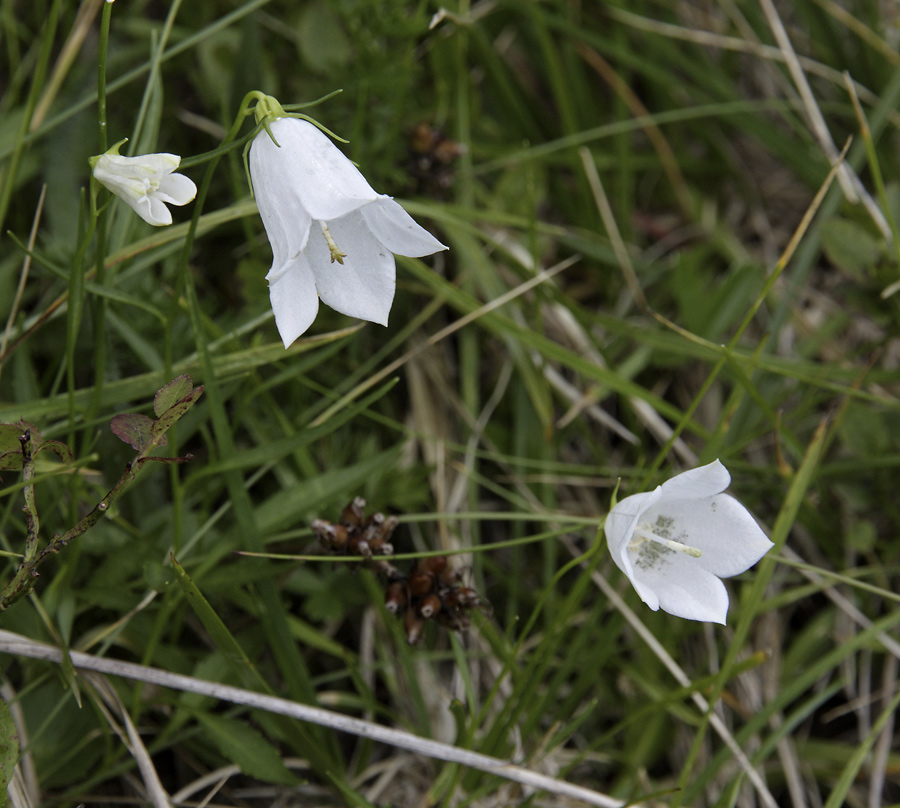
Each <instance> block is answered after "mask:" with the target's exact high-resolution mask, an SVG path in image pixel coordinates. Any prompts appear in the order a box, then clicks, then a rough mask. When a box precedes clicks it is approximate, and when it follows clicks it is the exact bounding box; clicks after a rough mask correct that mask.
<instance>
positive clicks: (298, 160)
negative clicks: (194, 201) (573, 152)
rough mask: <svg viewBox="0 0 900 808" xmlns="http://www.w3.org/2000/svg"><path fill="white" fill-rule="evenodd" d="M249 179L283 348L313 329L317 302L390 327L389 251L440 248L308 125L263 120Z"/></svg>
mask: <svg viewBox="0 0 900 808" xmlns="http://www.w3.org/2000/svg"><path fill="white" fill-rule="evenodd" d="M269 100H270V101H271V100H273V99H269ZM276 103H277V102H276ZM250 178H251V181H252V183H253V192H254V195H255V196H256V204H257V205H258V207H259V213H260V216H261V217H262V221H263V225H265V228H266V234H267V235H268V237H269V243H270V244H271V245H272V255H273V260H272V268H271V269H270V270H269V273H268V275H266V279H267V280H268V281H269V297H270V299H271V301H272V310H273V311H274V312H275V324H276V326H277V327H278V333H279V334H280V335H281V339H282V340H283V342H284V347H285V348H287V347H288V346H289V345H290V344H291V343H292V342H293V341H294V340H295V339H297V337H299V336H300V335H301V334H302V333H303V332H304V331H306V329H307V328H309V327H310V325H312V322H313V320H315V318H316V313H317V312H318V310H319V298H320V297H321V298H322V300H323V301H324V302H325V303H327V304H328V305H329V306H331V308H333V309H335V310H336V311H339V312H341V313H342V314H347V315H349V316H350V317H359V318H360V319H362V320H369V321H371V322H374V323H380V324H381V325H387V321H388V314H389V313H390V311H391V304H392V303H393V301H394V287H395V275H396V267H395V265H394V256H393V254H392V253H396V254H397V255H406V256H410V257H421V256H423V255H431V254H432V253H435V252H438V251H439V250H446V249H447V247H445V246H444V245H443V244H441V242H439V241H438V240H437V239H436V238H435V237H434V236H432V235H431V234H430V233H429V232H428V231H427V230H425V229H424V228H422V227H420V226H419V225H418V224H416V222H415V221H414V220H413V218H412V217H411V216H410V215H409V214H408V213H407V212H406V211H405V210H403V208H402V207H400V205H398V204H397V203H396V202H395V201H394V200H393V199H392V198H391V197H389V196H384V195H382V194H377V193H375V191H373V190H372V187H371V186H370V185H369V183H368V182H366V179H365V177H363V175H362V174H361V173H360V172H359V170H358V169H357V168H356V166H354V165H353V163H351V162H350V160H348V159H347V158H346V157H345V156H344V155H343V153H342V152H341V151H340V150H339V149H338V148H337V146H335V145H334V144H333V143H332V142H331V140H330V139H329V138H328V137H327V136H326V135H325V134H324V133H323V132H322V131H321V130H319V129H318V128H317V127H316V126H314V125H313V124H311V123H309V122H308V121H304V120H300V119H298V118H290V117H275V118H274V119H271V120H269V121H268V123H267V130H266V129H263V130H261V131H260V133H259V134H258V135H257V136H256V138H255V139H254V141H253V145H252V146H251V147H250Z"/></svg>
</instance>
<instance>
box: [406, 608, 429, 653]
mask: <svg viewBox="0 0 900 808" xmlns="http://www.w3.org/2000/svg"><path fill="white" fill-rule="evenodd" d="M403 627H404V628H405V629H406V641H407V642H408V643H409V644H410V645H415V644H416V643H417V642H418V641H419V640H420V639H421V638H422V631H423V630H424V629H425V621H424V620H423V619H422V618H421V617H419V615H417V614H416V613H415V611H414V610H413V609H410V610H409V611H408V612H407V613H406V616H405V617H404V619H403Z"/></svg>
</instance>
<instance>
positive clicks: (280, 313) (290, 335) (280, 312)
mask: <svg viewBox="0 0 900 808" xmlns="http://www.w3.org/2000/svg"><path fill="white" fill-rule="evenodd" d="M269 299H270V300H271V301H272V311H273V312H275V325H276V326H277V328H278V333H279V335H280V336H281V340H282V342H284V347H285V348H288V347H290V345H291V343H292V342H293V341H294V340H295V339H297V337H299V336H300V335H301V334H302V333H303V332H305V331H306V329H308V328H309V327H310V326H311V325H312V323H313V320H315V319H316V313H317V312H318V311H319V296H318V295H317V294H316V286H315V282H314V280H313V273H312V270H311V269H310V267H309V263H308V262H307V260H306V258H305V257H304V256H303V255H300V256H299V257H298V258H297V260H296V261H294V262H293V263H292V264H291V265H290V266H288V267H287V268H286V271H285V272H283V273H282V274H281V276H280V277H278V278H277V279H275V280H270V281H269Z"/></svg>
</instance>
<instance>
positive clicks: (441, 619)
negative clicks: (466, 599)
mask: <svg viewBox="0 0 900 808" xmlns="http://www.w3.org/2000/svg"><path fill="white" fill-rule="evenodd" d="M436 619H437V621H438V624H439V625H441V626H443V627H444V628H448V629H450V630H451V631H465V630H466V629H467V628H468V627H469V626H470V625H471V622H470V620H469V615H467V614H466V613H465V612H464V611H462V609H451V610H441V611H439V612H438V613H437V615H436Z"/></svg>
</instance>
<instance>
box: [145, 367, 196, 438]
mask: <svg viewBox="0 0 900 808" xmlns="http://www.w3.org/2000/svg"><path fill="white" fill-rule="evenodd" d="M188 383H190V381H188ZM202 395H203V388H202V387H197V388H195V389H194V390H192V391H191V392H189V393H188V395H186V396H185V397H184V398H182V399H180V400H179V401H176V402H175V403H174V404H173V405H172V406H171V407H169V408H168V409H167V410H165V411H164V412H162V413H160V416H159V418H158V419H157V421H156V422H155V423H154V424H153V434H154V435H165V433H166V432H168V431H169V430H170V429H171V428H172V426H173V425H174V424H175V422H176V421H178V419H179V418H181V416H182V415H184V414H185V413H186V412H187V411H188V410H189V409H190V408H191V407H193V406H194V403H195V402H196V401H197V399H198V398H200V396H202ZM153 406H154V408H155V407H156V402H155V401H154V403H153ZM162 445H164V444H160V446H162Z"/></svg>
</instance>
